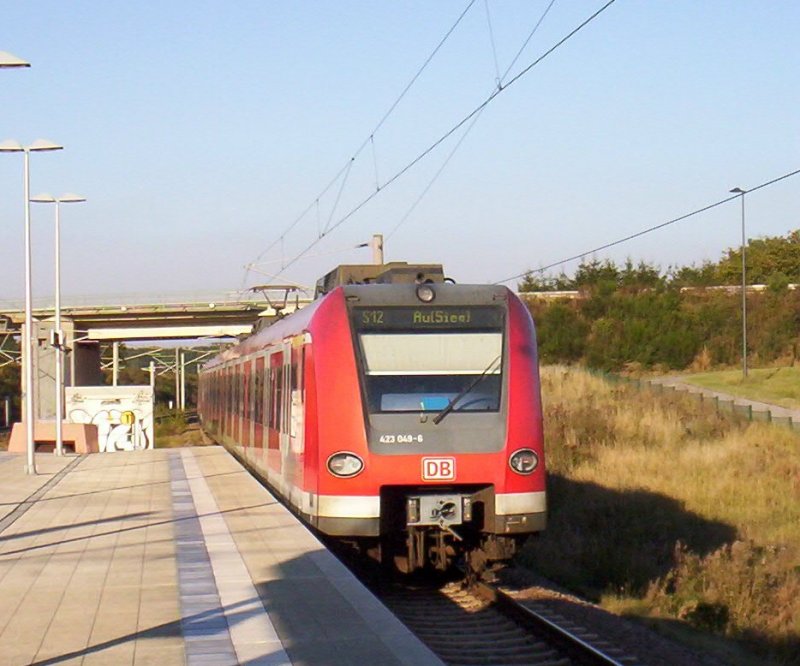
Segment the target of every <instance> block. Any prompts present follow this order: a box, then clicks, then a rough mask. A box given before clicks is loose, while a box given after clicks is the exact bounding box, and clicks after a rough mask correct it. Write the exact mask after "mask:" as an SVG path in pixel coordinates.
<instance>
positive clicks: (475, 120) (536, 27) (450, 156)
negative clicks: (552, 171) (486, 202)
mask: <svg viewBox="0 0 800 666" xmlns="http://www.w3.org/2000/svg"><path fill="white" fill-rule="evenodd" d="M555 2H556V0H550V4H548V5H547V7H545V10H544V12H542V15H541V16H540V17H539V20H538V21H537V22H536V24H535V25H534V26H533V29H532V30H531V31H530V32H529V33H528V36H527V37H526V38H525V41H524V42H523V43H522V46H521V47H520V48H519V50H518V51H517V54H516V55H515V56H514V58H513V59H512V60H511V63H510V64H509V65H508V67H506V70H505V72H503V75H502V76H499V77H498V81H499V85H501V86H502V84H503V81H505V79H506V77H507V76H508V74H509V72H510V71H511V70H512V68H513V67H514V65H516V64H517V60H519V58H520V56H521V55H522V53H523V51H524V50H525V48H526V47H527V46H528V44H529V43H530V41H531V39H533V36H534V35H535V34H536V32H537V30H539V26H541V25H542V22H543V21H544V19H545V17H546V16H547V14H548V13H549V12H550V10H551V9H552V8H553V5H554V4H555ZM485 108H486V107H484V108H483V109H481V111H480V112H479V113H478V114H476V115H475V117H474V118H473V119H472V122H471V123H470V124H469V125H468V126H467V129H466V130H464V133H463V134H462V135H461V138H460V139H459V140H458V142H457V143H456V145H455V146H453V149H452V150H451V151H450V153H449V154H448V155H447V157H446V158H445V159H444V161H443V162H442V164H441V166H440V167H439V168H438V169H437V170H436V173H434V174H433V177H432V178H431V179H430V180H429V181H428V184H427V185H426V186H425V187H424V188H423V189H422V192H420V194H419V196H417V198H416V199H415V200H414V202H413V203H412V204H411V205H410V206H409V207H408V210H407V211H406V212H405V214H404V215H403V216H402V217H401V218H400V220H399V221H398V222H397V224H395V225H394V226H393V227H392V228H391V229H390V230H389V233H388V234H387V235H386V240H390V239H391V238H392V236H394V234H395V233H397V231H398V230H399V229H400V227H402V226H403V225H404V224H405V223H406V222H407V221H408V219H409V218H410V217H411V215H412V213H413V212H414V211H415V210H416V208H417V206H419V204H420V203H422V200H423V199H424V198H425V197H426V196H427V194H428V192H430V190H431V188H432V187H433V186H434V185H435V184H436V181H438V180H439V176H441V175H442V173H443V172H444V170H445V169H446V168H447V166H448V165H449V164H450V162H451V160H452V159H453V156H454V155H455V154H456V153H457V152H458V150H459V148H461V146H462V144H463V143H464V141H465V140H466V138H467V137H468V136H469V134H470V132H471V131H472V128H473V127H475V125H476V124H477V123H478V120H479V119H480V117H481V115H482V114H483V111H484V110H485Z"/></svg>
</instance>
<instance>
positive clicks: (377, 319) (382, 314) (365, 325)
mask: <svg viewBox="0 0 800 666" xmlns="http://www.w3.org/2000/svg"><path fill="white" fill-rule="evenodd" d="M353 320H354V324H355V327H356V328H357V329H359V330H383V329H405V330H415V329H429V328H438V329H465V328H480V329H499V328H502V325H503V309H502V308H499V307H492V306H488V307H487V306H476V307H471V306H465V307H455V306H443V307H412V308H408V307H382V308H355V309H354V310H353Z"/></svg>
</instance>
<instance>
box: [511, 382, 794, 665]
mask: <svg viewBox="0 0 800 666" xmlns="http://www.w3.org/2000/svg"><path fill="white" fill-rule="evenodd" d="M542 382H543V394H544V402H545V434H546V438H547V447H548V448H547V451H548V458H547V463H548V467H549V471H550V476H549V485H548V488H549V500H550V524H549V525H548V530H547V532H546V533H545V534H544V535H543V536H542V537H541V538H539V539H537V540H534V541H532V542H531V543H530V544H529V546H528V547H526V549H525V551H524V552H523V554H522V561H523V563H524V564H527V565H529V566H531V567H532V568H534V569H535V570H537V571H539V572H540V573H542V574H543V575H545V576H547V577H549V578H551V579H553V580H556V581H557V582H560V583H562V584H564V585H565V586H567V587H570V588H572V589H574V590H576V591H578V592H580V593H583V594H585V595H587V596H589V597H590V598H593V599H595V600H598V601H599V602H600V603H601V604H602V605H604V606H605V607H606V608H608V609H610V610H613V611H615V612H618V613H623V614H629V615H634V616H639V617H642V618H645V619H646V620H647V622H648V623H649V624H652V625H653V626H655V627H656V628H658V629H661V630H663V631H666V632H668V633H671V634H673V635H675V634H676V633H677V634H678V635H679V636H680V637H681V638H683V639H686V640H689V641H690V642H694V643H695V645H698V644H699V645H700V647H701V649H722V650H724V651H725V656H724V661H725V662H726V663H781V664H790V663H800V438H798V436H797V435H796V434H793V433H791V432H790V431H788V430H786V429H783V428H778V427H773V426H770V425H768V424H760V423H745V422H740V421H737V420H735V419H734V418H733V417H731V416H722V415H719V414H717V413H716V412H713V411H711V410H704V409H702V408H701V407H700V406H699V405H698V404H697V403H696V402H694V401H691V400H689V399H688V398H686V396H682V395H671V396H665V395H662V394H658V395H656V394H652V393H650V392H648V391H642V390H639V389H636V388H634V387H631V386H627V385H619V386H617V385H611V384H608V383H607V382H605V381H603V380H602V379H599V378H596V377H593V376H591V375H589V374H588V373H586V372H584V371H581V370H578V369H571V368H570V369H568V368H565V367H549V368H544V369H543V371H542ZM693 629H694V630H700V631H693ZM709 635H714V636H716V637H722V638H723V639H724V640H719V639H717V638H709ZM730 639H733V640H730ZM741 646H745V647H746V648H747V650H748V651H749V652H752V653H755V654H756V655H758V656H757V657H755V658H754V660H753V661H748V659H747V657H746V656H743V653H742V651H741V649H740V648H741Z"/></svg>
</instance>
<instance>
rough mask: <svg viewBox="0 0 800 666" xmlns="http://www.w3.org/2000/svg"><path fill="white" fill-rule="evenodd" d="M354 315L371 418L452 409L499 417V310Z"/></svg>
mask: <svg viewBox="0 0 800 666" xmlns="http://www.w3.org/2000/svg"><path fill="white" fill-rule="evenodd" d="M415 312H416V313H420V312H422V313H423V314H424V319H423V318H422V317H421V316H420V315H418V314H417V315H415ZM355 314H356V328H357V329H361V330H359V331H358V341H359V346H360V351H361V360H362V367H363V372H364V386H365V393H366V398H367V403H368V408H369V411H370V412H371V413H387V412H390V413H391V412H395V413H396V412H417V413H420V412H434V413H439V412H441V411H442V410H444V409H446V408H448V406H450V404H451V402H453V401H455V403H454V404H453V406H452V408H451V411H453V412H459V411H464V412H467V411H469V412H496V411H498V410H499V409H500V393H501V386H502V365H503V364H502V358H503V334H502V328H501V325H500V323H501V320H502V314H501V311H499V310H498V309H496V308H481V309H480V310H478V309H474V308H473V309H470V310H463V309H462V310H458V309H447V310H429V311H424V310H416V311H414V310H411V309H406V308H386V309H384V310H373V309H364V310H360V311H357V312H356V313H355ZM470 324H472V325H473V326H474V328H471V327H470Z"/></svg>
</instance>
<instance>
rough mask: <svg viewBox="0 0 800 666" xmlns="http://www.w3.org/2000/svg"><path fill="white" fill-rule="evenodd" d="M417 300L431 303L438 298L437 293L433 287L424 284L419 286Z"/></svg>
mask: <svg viewBox="0 0 800 666" xmlns="http://www.w3.org/2000/svg"><path fill="white" fill-rule="evenodd" d="M417 298H418V299H419V300H421V301H422V302H423V303H431V302H433V299H434V298H436V292H435V291H434V290H433V285H431V284H428V283H424V284H420V285H417Z"/></svg>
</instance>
